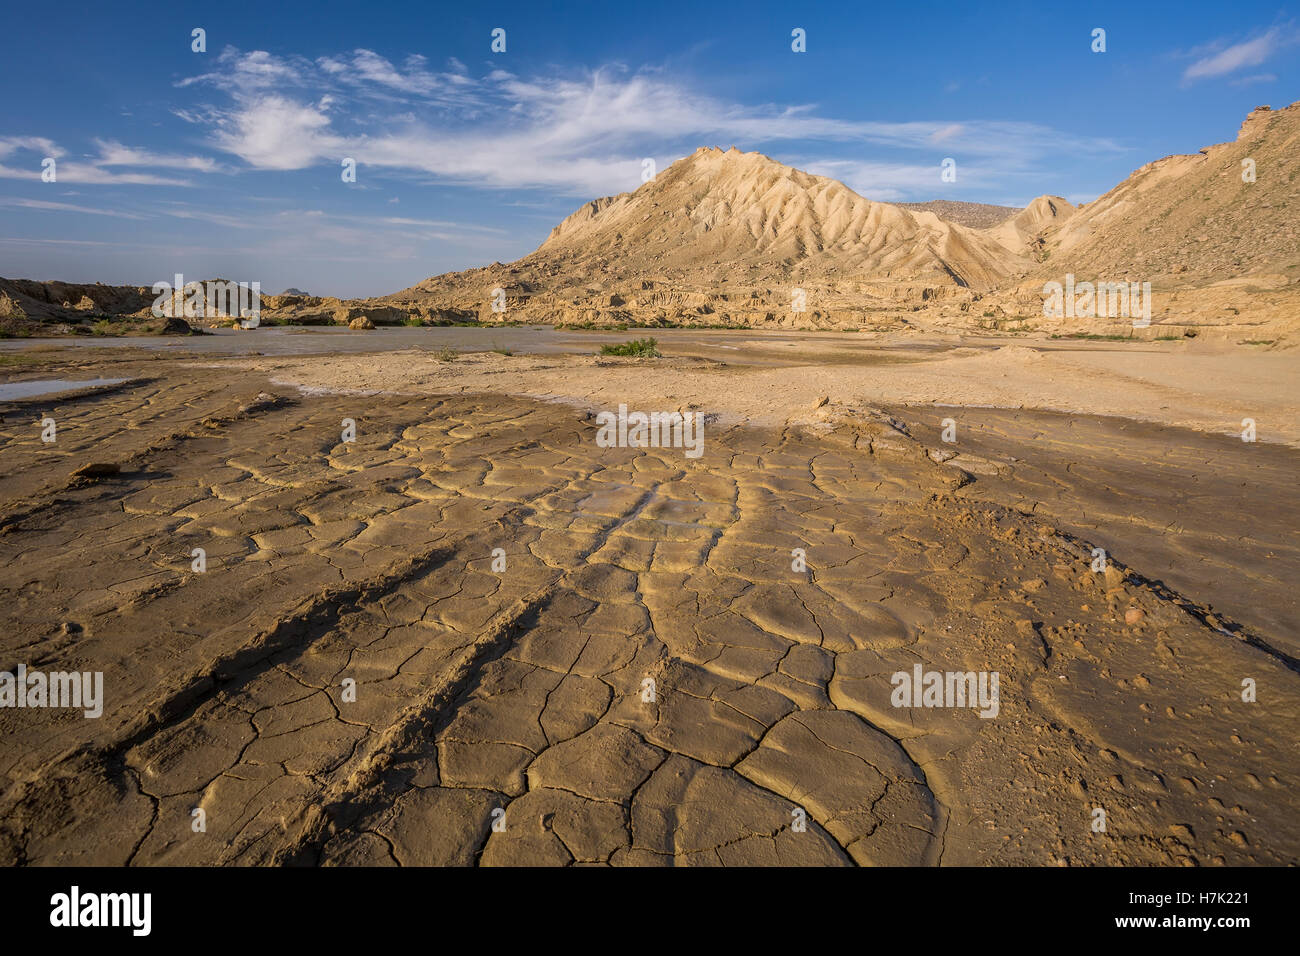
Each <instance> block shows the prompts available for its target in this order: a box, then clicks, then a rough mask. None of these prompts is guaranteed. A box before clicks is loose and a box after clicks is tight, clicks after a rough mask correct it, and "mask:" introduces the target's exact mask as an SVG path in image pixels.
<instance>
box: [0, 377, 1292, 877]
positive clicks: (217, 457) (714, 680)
mask: <svg viewBox="0 0 1300 956" xmlns="http://www.w3.org/2000/svg"><path fill="white" fill-rule="evenodd" d="M208 364H209V366H210V365H211V363H208ZM94 374H102V375H103V376H104V377H129V379H130V380H129V381H127V382H125V383H122V384H119V385H115V386H110V387H106V388H101V389H95V390H87V391H84V392H80V393H70V394H65V395H61V396H52V397H47V398H44V399H28V400H24V401H22V402H14V403H10V404H8V405H6V406H5V407H4V409H3V413H4V421H3V423H0V443H2V444H0V455H2V456H3V461H4V463H5V467H4V469H3V473H2V474H0V500H2V501H3V502H4V505H3V516H2V517H0V597H2V598H3V602H2V603H0V615H2V616H3V625H0V668H2V669H4V670H9V671H12V670H13V669H14V668H15V667H16V665H18V664H20V663H21V664H25V665H26V666H27V667H28V668H31V669H38V668H39V669H44V670H81V671H102V672H103V673H104V686H105V693H104V697H105V701H104V712H103V716H102V717H100V718H98V719H86V718H84V717H82V715H81V713H80V712H78V711H67V710H40V709H12V708H6V709H2V710H0V731H2V732H3V734H4V737H5V741H6V746H5V748H4V751H3V756H2V757H0V771H2V772H3V775H4V776H3V792H2V794H0V858H2V859H3V860H4V862H6V863H10V864H12V863H27V864H54V863H93V864H110V865H120V864H137V865H145V864H266V863H297V864H325V865H347V864H401V865H422V864H483V865H494V864H571V863H583V864H588V863H609V864H649V865H657V864H679V865H680V864H706V865H707V864H787V865H815V864H847V865H852V864H877V865H882V864H883V865H894V864H946V865H959V864H1059V863H1068V864H1177V863H1185V864H1215V863H1219V864H1274V865H1276V864H1288V863H1294V862H1295V861H1296V860H1297V858H1300V814H1298V813H1297V805H1298V804H1300V797H1297V795H1296V794H1297V792H1298V790H1297V779H1296V777H1297V763H1298V762H1300V761H1298V759H1297V752H1296V742H1295V727H1296V725H1297V718H1300V673H1298V672H1297V671H1298V667H1297V661H1296V657H1297V656H1300V647H1297V641H1296V638H1295V634H1296V631H1295V624H1296V622H1297V618H1298V617H1300V614H1297V610H1296V601H1295V597H1294V594H1293V585H1292V582H1294V580H1295V579H1296V572H1297V570H1300V550H1298V549H1297V543H1296V540H1295V528H1296V526H1297V520H1296V519H1297V511H1298V510H1300V509H1298V506H1297V496H1296V493H1295V487H1294V475H1295V463H1296V455H1297V454H1300V453H1298V452H1297V451H1296V450H1295V449H1292V448H1288V447H1285V446H1264V445H1262V444H1260V445H1257V446H1251V448H1250V454H1251V458H1250V459H1249V461H1250V464H1249V465H1245V464H1244V461H1245V459H1243V457H1242V450H1241V448H1240V447H1239V446H1241V445H1242V443H1241V442H1237V446H1238V447H1235V448H1234V447H1231V441H1232V440H1231V439H1227V438H1223V437H1221V436H1206V435H1199V434H1195V433H1191V432H1185V431H1181V430H1178V429H1167V428H1166V429H1162V428H1160V427H1158V426H1154V425H1144V426H1140V427H1139V426H1136V425H1134V424H1133V423H1124V422H1122V421H1118V420H1107V419H1082V418H1080V417H1078V416H1073V417H1071V418H1070V419H1069V422H1070V425H1069V428H1070V429H1073V431H1072V434H1071V435H1070V437H1069V438H1068V440H1067V439H1066V438H1065V437H1063V433H1064V431H1065V426H1064V425H1062V424H1061V423H1060V422H1058V423H1057V425H1055V426H1054V425H1052V424H1051V421H1050V420H1049V419H1048V418H1047V417H1046V416H1043V415H1041V414H1036V413H1027V412H997V411H995V410H972V409H966V410H963V411H962V420H963V428H964V431H963V435H969V443H968V444H965V445H960V446H958V452H959V453H958V455H957V457H955V458H952V457H950V455H949V454H948V453H946V452H945V447H946V446H943V445H942V443H940V442H939V441H938V440H937V428H938V419H940V418H942V417H945V415H947V414H950V413H951V411H952V410H945V409H935V408H909V407H901V406H900V407H896V408H890V409H882V408H872V407H867V406H861V407H847V406H843V405H834V406H828V408H827V409H825V410H823V411H822V412H821V413H820V414H819V415H817V416H814V417H812V418H811V419H810V420H808V421H804V422H797V423H792V424H788V425H785V426H783V427H755V426H752V425H726V424H724V423H717V424H715V425H713V426H712V427H711V429H710V431H709V432H708V434H707V438H706V446H705V453H704V454H703V456H702V457H700V458H698V459H689V458H687V457H685V456H684V454H683V452H682V451H681V450H680V449H668V448H665V449H656V448H651V449H636V448H600V447H598V446H597V445H596V443H595V441H594V435H595V431H596V425H595V423H594V422H593V421H592V420H591V418H590V417H589V415H587V414H584V413H583V412H582V411H581V410H578V409H575V408H573V407H570V406H566V405H563V404H558V403H555V402H540V401H535V400H530V399H526V398H521V397H514V396H511V395H503V394H485V393H480V394H463V395H446V394H443V395H383V396H379V397H376V396H368V397H365V396H354V395H353V396H350V395H339V394H313V395H304V394H302V393H300V392H299V391H298V390H297V389H295V388H292V387H288V386H283V385H281V386H276V385H273V384H269V380H268V376H267V374H266V373H265V372H263V371H258V370H256V369H249V368H242V367H237V366H236V365H234V364H233V363H231V364H228V365H227V366H226V367H222V368H214V367H207V366H202V365H199V364H196V363H180V362H173V361H169V360H164V359H154V360H152V361H145V362H135V363H134V364H133V363H132V362H116V363H103V364H100V365H97V364H94V363H86V364H84V365H83V366H82V367H81V369H80V374H79V376H78V377H81V375H86V376H89V375H94ZM629 374H635V373H629ZM259 396H260V397H259ZM47 416H48V417H52V418H54V419H55V420H56V422H57V423H58V440H57V442H55V443H53V444H45V443H42V441H41V440H40V426H39V424H38V423H39V421H40V420H41V419H42V418H44V417H47ZM344 418H351V419H354V420H355V421H356V425H357V429H356V440H355V441H354V442H348V443H344V442H342V441H341V435H340V430H341V423H342V420H343V419H344ZM1035 436H1037V438H1036V437H1035ZM1044 436H1048V437H1049V438H1051V439H1052V440H1038V439H1040V438H1043V437H1044ZM91 463H105V464H111V465H116V466H117V470H116V471H115V472H114V471H113V470H112V469H104V471H105V472H106V473H105V474H102V475H99V476H94V475H91V476H86V475H83V476H76V475H74V472H76V471H77V470H78V469H81V468H82V467H83V466H85V465H87V464H91ZM1094 546H1098V547H1104V548H1106V549H1107V551H1108V552H1109V554H1110V562H1109V566H1108V569H1107V570H1106V571H1105V572H1104V573H1096V572H1094V571H1093V570H1092V569H1091V562H1092V560H1093V554H1092V549H1093V547H1094ZM194 548H203V549H205V551H206V556H207V558H206V560H207V570H206V572H205V573H193V572H192V571H191V554H192V549H194ZM497 548H500V549H503V551H504V553H505V559H506V567H505V569H504V570H494V568H493V551H494V549H497ZM794 549H803V550H804V551H805V552H806V555H807V566H808V570H807V571H803V572H799V571H795V570H793V569H792V558H791V555H792V551H793V550H794ZM916 664H920V665H922V667H923V669H924V670H926V671H930V670H939V671H963V672H964V671H976V672H997V673H998V674H999V675H1000V694H999V697H1000V700H999V708H998V713H997V715H996V717H991V718H988V719H985V718H981V717H980V716H979V715H978V713H977V711H976V710H974V709H971V708H942V707H917V708H910V709H908V708H896V707H894V706H892V705H891V700H890V696H891V689H892V688H891V684H890V676H891V675H892V674H894V673H895V672H899V671H904V672H910V671H911V670H912V669H913V666H914V665H916ZM1246 678H1250V679H1252V680H1254V681H1255V682H1256V683H1257V686H1258V700H1257V701H1254V702H1250V703H1247V702H1245V701H1243V700H1242V693H1241V691H1242V681H1243V679H1246ZM349 679H350V680H355V682H356V699H355V701H351V700H346V699H345V694H344V693H343V686H344V682H345V681H346V680H349ZM647 680H651V681H653V682H654V683H653V687H654V694H653V699H652V700H651V699H647V698H648V695H647V693H646V688H647V684H646V681H647ZM196 808H201V809H202V810H203V811H204V814H205V819H206V830H205V832H195V831H194V827H193V825H192V820H193V811H194V810H195V809H196ZM1097 808H1101V809H1104V810H1105V812H1106V824H1107V825H1106V829H1105V832H1094V830H1093V826H1092V824H1093V821H1094V819H1095V815H1094V811H1095V810H1096V809H1097ZM797 810H802V811H804V812H805V813H806V817H807V826H806V828H803V829H801V828H799V827H797V826H796V825H795V821H796V820H797V819H798V817H799V814H798V813H797V812H796V811H797ZM498 811H503V812H498ZM494 822H495V823H496V824H497V826H496V828H494V826H493V824H494Z"/></svg>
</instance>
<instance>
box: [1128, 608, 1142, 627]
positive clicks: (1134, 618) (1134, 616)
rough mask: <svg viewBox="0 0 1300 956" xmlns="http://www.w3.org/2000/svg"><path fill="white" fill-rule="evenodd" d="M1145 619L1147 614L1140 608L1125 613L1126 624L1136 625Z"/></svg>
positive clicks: (1130, 609)
mask: <svg viewBox="0 0 1300 956" xmlns="http://www.w3.org/2000/svg"><path fill="white" fill-rule="evenodd" d="M1144 617H1146V613H1145V612H1144V611H1143V610H1142V609H1141V608H1140V607H1131V608H1129V609H1128V610H1127V611H1125V612H1124V623H1125V624H1136V623H1137V622H1138V621H1140V620H1142V618H1144Z"/></svg>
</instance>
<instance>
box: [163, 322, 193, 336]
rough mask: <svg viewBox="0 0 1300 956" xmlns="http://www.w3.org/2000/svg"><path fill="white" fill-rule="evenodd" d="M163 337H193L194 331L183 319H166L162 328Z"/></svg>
mask: <svg viewBox="0 0 1300 956" xmlns="http://www.w3.org/2000/svg"><path fill="white" fill-rule="evenodd" d="M162 334H163V335H193V334H194V329H193V328H191V327H190V324H189V323H188V322H186V321H185V320H184V319H168V320H167V322H166V323H165V324H164V325H163V327H162Z"/></svg>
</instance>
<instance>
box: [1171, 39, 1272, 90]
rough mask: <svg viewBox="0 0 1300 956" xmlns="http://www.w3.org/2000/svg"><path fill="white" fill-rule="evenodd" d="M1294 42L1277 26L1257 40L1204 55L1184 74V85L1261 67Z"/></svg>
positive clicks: (1246, 41)
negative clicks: (1253, 67)
mask: <svg viewBox="0 0 1300 956" xmlns="http://www.w3.org/2000/svg"><path fill="white" fill-rule="evenodd" d="M1291 40H1292V38H1290V37H1288V36H1287V35H1286V34H1285V33H1284V32H1283V31H1282V29H1281V28H1279V27H1274V28H1273V29H1271V30H1269V31H1268V32H1267V33H1264V34H1262V35H1261V36H1257V37H1255V38H1254V39H1253V40H1244V41H1242V42H1241V43H1234V44H1232V45H1231V46H1229V47H1226V48H1224V49H1221V50H1218V51H1217V52H1214V53H1210V54H1208V55H1206V56H1202V57H1201V58H1200V59H1198V60H1197V61H1196V62H1195V63H1193V64H1192V65H1191V66H1189V67H1188V68H1187V69H1186V70H1184V71H1183V80H1184V82H1191V81H1193V80H1203V79H1206V78H1208V77H1214V76H1224V75H1226V74H1228V73H1235V72H1236V71H1237V70H1242V69H1245V68H1247V67H1252V66H1259V65H1260V64H1261V63H1264V62H1265V61H1267V60H1268V59H1270V58H1271V57H1272V56H1273V55H1274V54H1275V53H1277V52H1278V50H1280V49H1281V48H1282V47H1283V46H1285V45H1287V44H1288V43H1289V42H1291Z"/></svg>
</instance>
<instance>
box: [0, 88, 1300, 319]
mask: <svg viewBox="0 0 1300 956" xmlns="http://www.w3.org/2000/svg"><path fill="white" fill-rule="evenodd" d="M1298 147H1300V103H1296V104H1293V105H1291V106H1289V107H1286V108H1285V109H1281V110H1276V111H1275V110H1271V109H1269V108H1268V107H1260V108H1258V109H1256V110H1254V111H1253V112H1252V113H1251V114H1250V115H1249V116H1248V117H1247V118H1246V121H1245V122H1244V123H1243V124H1242V127H1241V129H1240V131H1239V133H1238V136H1237V138H1236V140H1235V141H1234V142H1231V143H1223V144H1219V145H1217V146H1209V147H1206V148H1205V149H1202V150H1200V151H1199V152H1198V153H1196V154H1193V155H1186V156H1168V157H1165V158H1164V159H1160V160H1157V161H1155V162H1152V163H1148V164H1147V165H1145V166H1143V167H1141V168H1140V169H1138V170H1136V171H1135V172H1134V173H1133V174H1132V175H1130V176H1129V177H1128V178H1127V179H1125V180H1124V182H1122V183H1120V184H1119V185H1118V186H1116V187H1115V188H1114V189H1112V190H1110V191H1109V192H1108V193H1106V194H1105V195H1104V196H1101V197H1100V198H1098V199H1097V200H1095V201H1093V202H1091V203H1088V204H1086V205H1083V206H1080V207H1078V208H1076V207H1075V206H1073V205H1071V204H1070V203H1069V202H1067V201H1066V200H1065V199H1062V198H1061V197H1059V196H1040V197H1038V198H1037V199H1035V200H1034V201H1033V202H1031V203H1030V204H1029V205H1028V206H1027V207H1025V208H1024V209H1019V210H1017V209H1013V208H1010V207H1004V206H986V205H980V204H977V203H959V202H953V201H950V200H935V201H932V202H928V203H903V204H890V203H882V202H875V201H873V200H871V199H867V198H865V197H863V196H860V195H858V194H857V193H856V192H854V191H853V190H852V189H850V188H849V187H847V186H845V185H844V184H843V183H840V182H837V181H836V180H833V179H827V178H825V177H822V176H814V175H811V174H809V173H806V172H803V171H801V170H798V169H793V168H791V167H789V166H785V165H782V164H781V163H779V162H776V161H775V160H773V159H770V158H768V157H767V156H764V155H762V154H760V153H754V152H749V153H745V152H741V151H739V150H737V149H735V148H734V147H733V148H732V149H728V150H725V151H724V150H721V149H717V148H714V147H704V148H701V149H698V150H696V151H695V152H694V153H692V154H691V155H689V156H687V157H684V158H683V159H681V160H678V161H677V162H676V163H673V164H672V165H671V166H670V167H668V168H667V169H665V170H664V171H663V172H662V173H660V174H659V175H658V176H657V177H655V178H654V179H652V180H650V181H649V182H646V183H644V184H642V185H641V186H640V187H639V188H638V189H636V190H634V191H632V192H627V193H621V194H619V195H617V196H609V197H605V198H602V199H595V200H592V201H591V202H588V203H585V204H583V205H582V206H580V207H579V208H578V209H576V210H575V211H574V212H573V213H572V214H571V215H569V216H568V217H566V218H565V219H564V220H563V221H562V222H560V223H559V224H558V225H557V226H556V227H555V228H554V229H552V230H551V233H550V235H549V236H548V237H547V239H546V241H545V242H543V243H542V244H541V245H540V246H539V247H538V248H537V249H536V251H534V252H533V253H531V254H530V255H527V256H525V257H524V258H522V259H519V260H518V261H516V262H512V263H508V264H502V263H493V264H492V265H490V266H486V267H483V268H479V269H470V270H466V271H463V272H454V273H446V274H444V275H439V276H433V277H431V278H429V279H426V280H424V281H423V282H420V283H418V284H417V285H415V286H412V287H411V288H409V289H404V290H402V291H401V292H397V293H394V294H392V295H387V296H382V297H379V298H375V299H367V300H352V301H347V302H341V301H340V300H338V299H330V298H319V297H315V296H308V295H305V294H302V293H300V292H299V291H298V290H296V289H289V290H286V293H285V294H284V295H281V296H264V297H263V313H264V319H265V320H266V321H267V322H268V324H269V323H273V322H287V323H295V324H338V323H347V322H348V321H350V320H351V319H354V318H357V317H359V316H361V315H365V316H367V317H369V318H370V319H371V320H372V321H374V322H375V323H377V324H392V323H399V322H404V321H409V320H410V319H412V318H414V319H418V320H420V321H422V322H425V323H447V322H464V321H472V320H478V321H485V322H502V321H523V322H541V323H554V324H576V325H584V326H585V325H593V326H608V325H615V324H623V323H627V324H639V325H651V326H653V325H691V326H751V327H760V328H762V327H786V328H847V329H858V328H861V329H880V330H886V329H897V328H903V327H911V328H924V329H930V330H934V331H953V330H961V329H983V330H989V331H1024V332H1029V331H1039V332H1043V331H1050V332H1053V333H1056V332H1060V331H1071V330H1086V331H1106V332H1120V331H1124V332H1125V333H1126V334H1131V328H1132V323H1131V321H1129V319H1128V318H1127V317H1120V318H1118V319H1110V320H1106V319H1096V320H1089V319H1086V318H1078V319H1073V320H1068V321H1067V320H1052V319H1048V318H1046V317H1045V316H1044V315H1043V286H1044V284H1045V283H1046V282H1062V281H1064V280H1065V277H1066V276H1067V275H1073V276H1075V278H1076V279H1077V280H1078V281H1087V282H1138V283H1143V282H1149V283H1150V284H1151V289H1152V300H1153V301H1154V303H1155V305H1154V308H1153V318H1155V324H1156V325H1157V326H1159V328H1157V329H1156V330H1155V331H1153V332H1151V333H1149V334H1151V335H1156V334H1157V333H1161V334H1166V335H1169V334H1180V333H1181V334H1189V335H1190V334H1194V333H1195V334H1199V332H1200V331H1201V330H1204V331H1209V330H1214V329H1218V330H1219V331H1220V332H1221V333H1222V334H1224V335H1236V334H1237V333H1239V332H1240V331H1242V330H1243V329H1245V328H1247V327H1250V328H1252V329H1253V330H1254V331H1253V333H1252V334H1251V335H1250V336H1249V337H1250V338H1251V339H1252V340H1264V336H1266V335H1267V336H1273V335H1274V334H1275V333H1277V334H1281V332H1285V331H1286V330H1288V329H1291V328H1294V326H1295V325H1296V323H1297V317H1298V316H1300V148H1298ZM1246 171H1253V173H1254V181H1253V182H1251V181H1248V180H1249V179H1250V177H1249V176H1245V177H1243V172H1246ZM146 293H147V290H146V289H143V288H139V289H137V288H131V287H109V286H85V285H81V286H74V285H68V284H65V283H57V282H48V283H40V282H32V281H28V280H3V279H0V332H9V333H10V334H21V333H22V332H24V331H30V330H31V328H32V327H33V323H35V324H38V325H39V324H57V323H64V324H65V325H68V327H69V328H78V329H82V330H84V329H85V328H86V327H87V323H88V321H89V319H90V318H93V317H96V316H100V315H134V316H135V317H137V318H139V319H142V320H143V319H147V318H148V310H147V308H146V306H147V304H148V302H149V299H148V297H147V295H146ZM494 305H495V306H496V307H495V308H494ZM502 308H504V311H502ZM1279 330H1280V332H1279ZM1268 341H1272V339H1271V338H1270V339H1268Z"/></svg>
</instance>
